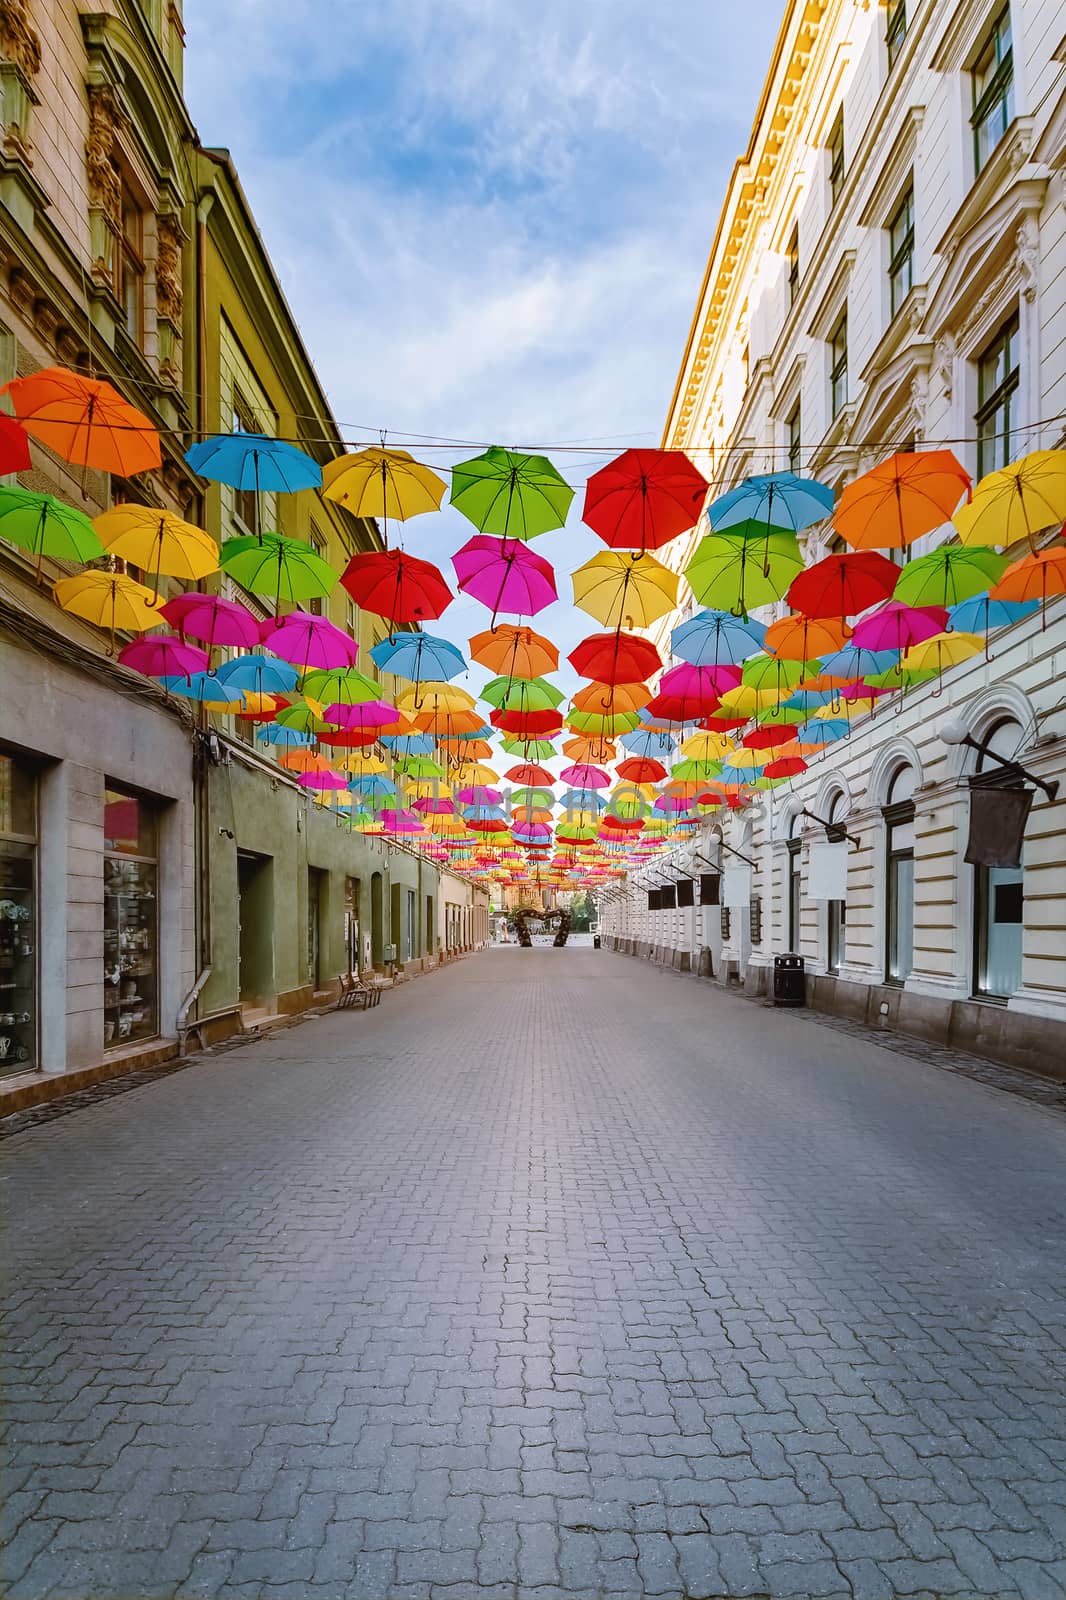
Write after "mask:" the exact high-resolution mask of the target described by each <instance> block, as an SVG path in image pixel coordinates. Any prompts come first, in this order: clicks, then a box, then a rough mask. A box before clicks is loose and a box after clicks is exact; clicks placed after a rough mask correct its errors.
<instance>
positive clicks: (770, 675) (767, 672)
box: [727, 656, 816, 700]
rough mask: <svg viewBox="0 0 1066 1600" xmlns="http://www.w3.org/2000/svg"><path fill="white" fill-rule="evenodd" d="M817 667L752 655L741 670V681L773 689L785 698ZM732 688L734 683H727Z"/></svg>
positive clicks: (750, 687) (774, 657)
mask: <svg viewBox="0 0 1066 1600" xmlns="http://www.w3.org/2000/svg"><path fill="white" fill-rule="evenodd" d="M815 669H816V663H814V662H806V661H786V660H783V659H782V658H781V657H779V656H750V657H749V658H748V660H747V661H745V663H744V666H743V669H742V671H741V679H740V681H741V683H744V684H746V685H747V686H748V688H749V689H773V690H774V691H775V693H776V695H777V698H778V699H779V700H784V699H785V698H786V697H787V696H788V695H789V694H790V693H791V691H792V690H793V689H794V688H795V687H796V685H797V684H798V683H800V682H802V680H803V679H804V678H805V677H807V676H808V675H809V674H810V673H811V672H813V671H814V670H815ZM727 687H729V688H731V687H732V685H731V684H730V685H727Z"/></svg>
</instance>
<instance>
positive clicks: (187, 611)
mask: <svg viewBox="0 0 1066 1600" xmlns="http://www.w3.org/2000/svg"><path fill="white" fill-rule="evenodd" d="M159 615H160V616H161V617H162V618H163V620H164V621H165V622H169V623H170V626H171V627H172V628H177V630H178V632H179V633H188V634H191V636H192V637H193V638H194V639H203V640H204V641H205V642H206V644H207V648H208V650H213V649H214V648H215V646H216V645H219V644H227V645H241V646H243V647H244V648H245V649H247V650H252V649H254V648H255V646H256V645H257V644H258V643H259V624H258V622H257V621H256V620H255V618H254V617H253V616H252V613H251V612H250V611H249V610H248V609H247V608H246V607H245V606H242V605H238V603H237V601H236V600H223V599H222V597H221V596H220V595H217V594H177V595H175V596H174V598H173V600H168V601H167V603H166V605H165V606H160V608H159Z"/></svg>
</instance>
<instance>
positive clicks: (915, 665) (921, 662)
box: [902, 633, 985, 673]
mask: <svg viewBox="0 0 1066 1600" xmlns="http://www.w3.org/2000/svg"><path fill="white" fill-rule="evenodd" d="M984 647H985V642H984V640H983V639H982V638H980V637H979V636H978V635H977V634H976V633H938V634H937V635H936V637H935V638H933V639H926V640H924V641H923V642H922V643H921V644H916V645H913V646H912V647H911V649H910V650H908V651H907V652H906V654H905V655H904V657H903V661H902V665H903V666H904V667H908V668H910V669H912V670H913V671H916V672H925V671H928V670H929V669H930V668H935V669H936V671H937V672H938V673H943V672H944V670H945V669H946V668H947V667H953V666H955V665H957V663H958V662H960V661H968V660H969V659H970V657H971V656H975V655H977V654H978V653H979V652H980V651H981V650H983V649H984Z"/></svg>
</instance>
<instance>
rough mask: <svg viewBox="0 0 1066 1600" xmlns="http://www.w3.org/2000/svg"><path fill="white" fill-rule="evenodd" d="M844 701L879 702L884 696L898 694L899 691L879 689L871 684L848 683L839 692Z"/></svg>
mask: <svg viewBox="0 0 1066 1600" xmlns="http://www.w3.org/2000/svg"><path fill="white" fill-rule="evenodd" d="M839 693H840V698H841V699H842V700H879V699H880V698H881V696H882V695H883V694H898V693H899V690H898V689H885V688H877V687H876V686H874V685H872V684H869V683H846V684H844V686H843V688H842V689H841V690H840V691H839Z"/></svg>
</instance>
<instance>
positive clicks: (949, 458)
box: [833, 450, 970, 550]
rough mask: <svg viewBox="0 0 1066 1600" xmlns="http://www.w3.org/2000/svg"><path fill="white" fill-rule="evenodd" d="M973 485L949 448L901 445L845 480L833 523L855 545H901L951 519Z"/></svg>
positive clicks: (866, 547) (889, 547)
mask: <svg viewBox="0 0 1066 1600" xmlns="http://www.w3.org/2000/svg"><path fill="white" fill-rule="evenodd" d="M969 488H970V474H969V473H968V472H967V471H966V468H965V467H963V466H962V465H961V463H960V462H958V461H956V459H955V457H954V456H953V455H952V453H951V451H950V450H922V451H909V450H901V451H899V452H897V454H896V455H894V456H889V458H888V460H887V461H882V462H880V463H879V464H878V465H877V466H876V467H873V468H871V470H870V471H869V472H864V473H863V474H862V476H861V477H860V478H856V479H855V481H854V483H849V484H848V485H847V486H846V488H845V489H844V491H843V493H842V494H841V496H840V504H839V505H838V506H837V509H836V514H835V515H834V517H833V526H834V528H835V529H836V531H837V532H838V533H839V534H840V536H841V538H842V539H844V540H845V541H846V542H847V543H848V544H849V545H851V547H852V549H853V550H875V549H882V550H902V549H904V548H905V547H906V546H907V545H909V544H913V543H914V541H915V539H920V538H921V536H922V535H923V534H925V533H931V532H932V531H933V529H934V528H939V527H940V526H941V525H942V524H943V523H945V522H947V520H948V518H949V517H950V516H951V514H952V512H953V511H954V510H955V508H956V507H957V506H958V503H959V501H960V500H961V499H962V497H963V495H965V494H966V493H968V491H969Z"/></svg>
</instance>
